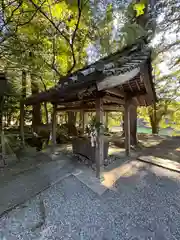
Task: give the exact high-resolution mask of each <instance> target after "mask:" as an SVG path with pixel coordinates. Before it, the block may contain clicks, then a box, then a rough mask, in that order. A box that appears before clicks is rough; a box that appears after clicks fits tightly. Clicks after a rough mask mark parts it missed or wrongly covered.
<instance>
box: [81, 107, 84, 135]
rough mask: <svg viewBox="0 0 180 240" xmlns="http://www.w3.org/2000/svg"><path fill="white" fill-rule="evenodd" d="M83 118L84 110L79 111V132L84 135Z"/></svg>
mask: <svg viewBox="0 0 180 240" xmlns="http://www.w3.org/2000/svg"><path fill="white" fill-rule="evenodd" d="M84 118H85V113H84V110H81V111H80V128H81V131H82V132H83V133H84V127H85V125H84Z"/></svg>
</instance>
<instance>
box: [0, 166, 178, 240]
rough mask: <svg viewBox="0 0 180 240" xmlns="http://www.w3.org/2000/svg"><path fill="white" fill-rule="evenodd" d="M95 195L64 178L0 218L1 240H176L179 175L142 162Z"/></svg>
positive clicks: (77, 182) (71, 178)
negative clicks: (109, 187)
mask: <svg viewBox="0 0 180 240" xmlns="http://www.w3.org/2000/svg"><path fill="white" fill-rule="evenodd" d="M115 187H116V189H115V191H112V190H107V191H106V192H105V193H104V194H103V195H101V196H99V195H97V194H95V193H94V192H92V190H90V189H89V188H88V187H87V186H85V185H84V184H83V183H81V182H80V181H79V180H78V179H77V178H76V177H74V176H72V175H71V176H68V177H66V178H64V179H63V180H62V181H60V182H58V183H56V184H55V185H53V186H52V187H50V188H48V189H46V190H45V191H43V192H42V193H41V194H39V195H37V196H36V197H35V198H32V199H31V200H30V201H27V202H26V203H25V204H23V205H21V206H19V207H17V208H16V209H14V210H12V211H11V212H9V213H8V214H6V215H4V216H3V217H2V218H1V219H0V239H3V240H16V239H18V240H20V239H22V240H29V239H31V240H33V239H36V240H38V239H39V240H45V239H51V240H54V239H63V240H67V239H71V240H91V239H92V240H116V239H117V240H120V239H122V240H126V239H129V240H138V239H139V240H140V239H143V240H148V239H153V240H171V239H172V240H176V239H178V240H179V239H180V175H179V174H177V173H175V172H171V171H168V170H165V169H162V168H159V167H155V166H151V165H148V164H146V163H144V164H143V166H142V165H141V167H140V168H139V169H136V171H135V172H134V174H133V175H131V176H128V175H126V176H125V177H121V178H120V179H119V180H118V182H117V184H116V186H115Z"/></svg>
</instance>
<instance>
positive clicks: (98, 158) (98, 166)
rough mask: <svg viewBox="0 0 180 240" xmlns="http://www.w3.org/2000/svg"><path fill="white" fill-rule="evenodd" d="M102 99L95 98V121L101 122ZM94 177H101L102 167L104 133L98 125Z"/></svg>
mask: <svg viewBox="0 0 180 240" xmlns="http://www.w3.org/2000/svg"><path fill="white" fill-rule="evenodd" d="M103 115H104V114H103V99H102V98H98V99H96V121H97V122H98V123H101V124H103ZM96 143H97V144H96V177H97V178H100V177H101V172H102V171H103V168H104V133H103V128H102V127H100V131H98V136H97V142H96Z"/></svg>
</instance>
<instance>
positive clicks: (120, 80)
mask: <svg viewBox="0 0 180 240" xmlns="http://www.w3.org/2000/svg"><path fill="white" fill-rule="evenodd" d="M139 72H140V68H139V67H138V68H135V69H133V70H132V71H130V72H126V73H124V74H119V75H118V76H110V77H106V78H105V79H104V80H103V81H101V82H99V83H97V88H98V91H101V90H106V89H110V88H113V87H116V86H119V85H121V84H124V83H125V82H127V81H129V80H131V79H132V78H134V77H135V76H136V75H137V74H138V73H139Z"/></svg>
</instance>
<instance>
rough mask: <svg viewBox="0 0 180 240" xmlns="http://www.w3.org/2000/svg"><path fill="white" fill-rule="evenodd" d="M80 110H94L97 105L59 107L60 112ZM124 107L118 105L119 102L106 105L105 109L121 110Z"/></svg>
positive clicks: (110, 110)
mask: <svg viewBox="0 0 180 240" xmlns="http://www.w3.org/2000/svg"><path fill="white" fill-rule="evenodd" d="M80 110H83V111H84V112H94V111H95V110H96V108H95V106H86V107H83V106H75V107H63V108H60V107H59V108H57V111H58V112H71V111H72V112H79V111H80ZM122 110H123V107H121V106H118V105H117V104H114V105H113V104H111V105H104V111H109V112H116V111H117V112H119V111H122Z"/></svg>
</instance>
